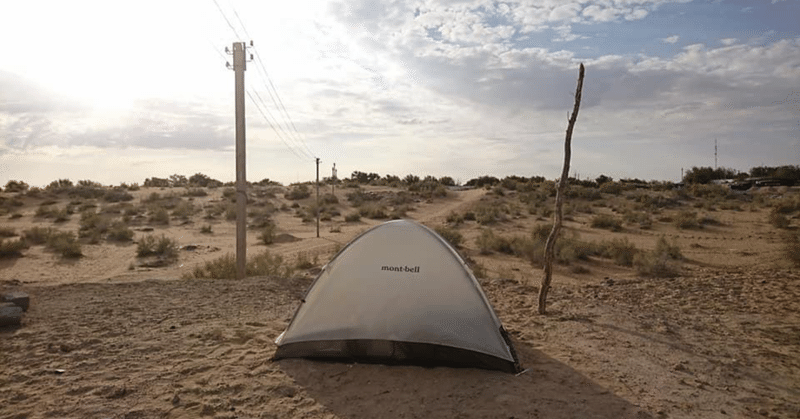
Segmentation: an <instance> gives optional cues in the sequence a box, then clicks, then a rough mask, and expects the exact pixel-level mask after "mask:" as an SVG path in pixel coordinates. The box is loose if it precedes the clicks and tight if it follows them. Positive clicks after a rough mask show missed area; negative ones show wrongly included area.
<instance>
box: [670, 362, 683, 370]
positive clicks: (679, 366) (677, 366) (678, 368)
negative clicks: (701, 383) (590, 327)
mask: <svg viewBox="0 0 800 419" xmlns="http://www.w3.org/2000/svg"><path fill="white" fill-rule="evenodd" d="M672 369H673V370H674V371H686V366H685V365H683V363H682V362H678V363H677V364H675V365H673V366H672Z"/></svg>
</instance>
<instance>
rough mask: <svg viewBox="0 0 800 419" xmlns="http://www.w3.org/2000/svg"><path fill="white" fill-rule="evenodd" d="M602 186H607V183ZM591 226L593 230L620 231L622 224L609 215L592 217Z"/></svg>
mask: <svg viewBox="0 0 800 419" xmlns="http://www.w3.org/2000/svg"><path fill="white" fill-rule="evenodd" d="M604 185H607V183H605V184H604ZM591 226H592V227H593V228H603V229H606V230H611V231H621V230H622V222H620V220H619V219H617V218H616V217H614V216H613V215H609V214H597V215H595V216H594V217H592V224H591Z"/></svg>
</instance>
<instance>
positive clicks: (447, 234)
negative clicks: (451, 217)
mask: <svg viewBox="0 0 800 419" xmlns="http://www.w3.org/2000/svg"><path fill="white" fill-rule="evenodd" d="M434 230H436V232H437V233H438V234H439V235H440V236H442V238H443V239H445V240H446V241H447V242H448V243H450V245H451V246H453V247H454V248H456V249H458V248H460V247H461V243H462V242H463V241H464V236H463V235H461V233H460V232H459V231H458V230H456V229H454V228H450V227H446V226H437V227H436V228H434Z"/></svg>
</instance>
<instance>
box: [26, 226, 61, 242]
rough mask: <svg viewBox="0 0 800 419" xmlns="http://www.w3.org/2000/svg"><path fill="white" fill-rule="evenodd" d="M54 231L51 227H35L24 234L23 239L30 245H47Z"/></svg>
mask: <svg viewBox="0 0 800 419" xmlns="http://www.w3.org/2000/svg"><path fill="white" fill-rule="evenodd" d="M54 231H55V230H53V229H52V228H50V227H33V228H30V229H28V230H25V231H23V232H22V239H23V240H25V242H27V243H29V244H34V245H36V244H45V243H47V240H48V239H49V238H50V236H51V235H52V234H53V232H54Z"/></svg>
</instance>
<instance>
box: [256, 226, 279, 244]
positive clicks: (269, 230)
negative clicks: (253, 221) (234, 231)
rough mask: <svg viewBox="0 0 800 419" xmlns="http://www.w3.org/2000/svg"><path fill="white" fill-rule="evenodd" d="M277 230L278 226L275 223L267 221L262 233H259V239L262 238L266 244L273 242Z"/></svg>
mask: <svg viewBox="0 0 800 419" xmlns="http://www.w3.org/2000/svg"><path fill="white" fill-rule="evenodd" d="M276 230H277V226H276V225H275V224H274V223H267V224H266V225H265V226H264V227H263V228H262V229H261V233H259V235H258V239H259V240H261V243H264V244H272V243H274V242H275V232H276Z"/></svg>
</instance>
